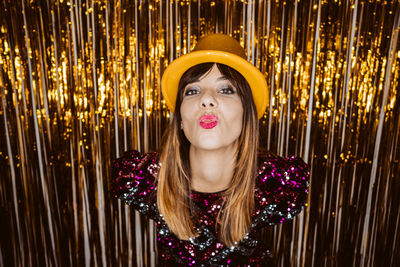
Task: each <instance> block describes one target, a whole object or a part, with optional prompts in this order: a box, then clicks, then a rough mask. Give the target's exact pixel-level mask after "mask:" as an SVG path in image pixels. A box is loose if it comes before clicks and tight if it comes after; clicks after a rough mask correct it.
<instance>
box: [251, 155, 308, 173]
mask: <svg viewBox="0 0 400 267" xmlns="http://www.w3.org/2000/svg"><path fill="white" fill-rule="evenodd" d="M257 166H258V175H261V174H265V173H266V172H274V173H281V172H282V171H283V172H290V173H304V172H305V173H307V174H308V172H309V169H310V167H309V165H308V164H307V163H305V162H304V160H303V159H302V158H300V157H298V156H294V155H292V156H288V157H282V156H279V155H276V154H274V153H271V152H259V153H258V165H257Z"/></svg>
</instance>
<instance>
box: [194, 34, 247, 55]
mask: <svg viewBox="0 0 400 267" xmlns="http://www.w3.org/2000/svg"><path fill="white" fill-rule="evenodd" d="M200 50H216V51H223V52H228V53H231V54H235V55H237V56H240V57H242V58H244V59H246V60H247V58H246V53H245V51H244V48H243V47H242V46H241V45H240V44H239V42H238V41H237V40H236V39H235V38H233V37H230V36H228V35H225V34H220V33H215V34H210V35H207V36H205V37H203V38H201V39H200V40H199V42H198V43H197V44H196V46H195V48H194V49H193V51H200Z"/></svg>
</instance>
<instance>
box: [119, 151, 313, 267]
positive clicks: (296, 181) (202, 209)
mask: <svg viewBox="0 0 400 267" xmlns="http://www.w3.org/2000/svg"><path fill="white" fill-rule="evenodd" d="M159 168H160V164H159V157H158V154H157V153H147V154H144V155H141V154H140V153H139V152H137V151H128V152H126V153H125V154H124V155H123V156H122V157H120V158H118V159H116V160H115V161H114V162H113V166H112V169H113V171H112V180H111V191H112V193H113V194H114V195H115V196H116V197H118V198H120V199H122V200H124V201H125V202H126V203H127V204H129V205H132V206H133V207H134V208H135V209H136V210H138V211H139V212H140V213H142V214H144V215H146V216H147V217H149V218H151V219H153V220H154V221H155V223H156V229H157V242H158V248H159V252H158V254H159V261H160V262H159V265H161V266H221V265H224V266H226V265H230V266H238V265H240V266H244V265H250V266H263V265H264V264H263V263H265V262H266V258H267V257H268V255H269V251H268V248H266V247H263V245H261V243H262V242H260V240H259V239H260V237H259V232H260V229H262V228H263V227H266V226H268V225H272V224H278V223H282V222H284V221H286V220H290V219H292V218H293V216H295V215H296V214H298V213H299V212H300V211H301V210H302V208H303V206H304V204H305V202H306V199H307V194H308V184H309V182H308V178H309V168H308V165H307V164H306V163H304V161H303V160H302V159H300V158H298V157H288V158H287V159H285V158H282V157H279V156H263V155H260V156H259V162H258V173H257V175H256V177H255V179H256V186H255V194H254V195H255V208H254V210H253V218H252V224H251V228H250V230H249V232H248V234H247V235H246V236H245V238H244V239H243V240H241V241H240V242H239V243H238V245H237V246H235V247H228V246H226V245H224V244H223V243H222V242H220V240H219V239H218V234H217V233H216V230H215V228H216V227H215V223H216V218H217V215H218V212H219V210H220V208H221V206H222V201H223V200H222V193H223V192H216V193H201V192H194V191H192V193H191V197H192V200H193V202H194V204H195V205H196V207H197V208H198V211H199V214H198V218H199V222H200V227H199V230H200V231H199V232H200V235H199V236H197V237H196V238H193V239H191V240H188V241H186V240H179V239H178V238H177V237H176V236H175V235H174V234H173V233H172V232H171V231H170V230H169V229H168V226H167V224H166V223H165V221H164V219H163V217H162V215H161V214H160V213H159V211H158V209H157V205H156V190H157V174H158V170H159Z"/></svg>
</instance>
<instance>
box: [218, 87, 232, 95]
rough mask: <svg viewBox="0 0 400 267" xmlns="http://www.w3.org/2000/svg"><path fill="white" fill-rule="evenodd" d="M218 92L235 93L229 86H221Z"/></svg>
mask: <svg viewBox="0 0 400 267" xmlns="http://www.w3.org/2000/svg"><path fill="white" fill-rule="evenodd" d="M219 92H220V93H221V94H224V95H233V94H234V93H236V92H235V90H234V89H233V88H232V87H231V86H227V87H223V88H221V89H220V90H219Z"/></svg>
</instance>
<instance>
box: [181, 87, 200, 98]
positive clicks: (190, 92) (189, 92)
mask: <svg viewBox="0 0 400 267" xmlns="http://www.w3.org/2000/svg"><path fill="white" fill-rule="evenodd" d="M199 92H200V90H199V88H197V87H188V88H187V89H186V90H185V93H184V95H185V96H189V95H196V94H198V93H199Z"/></svg>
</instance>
